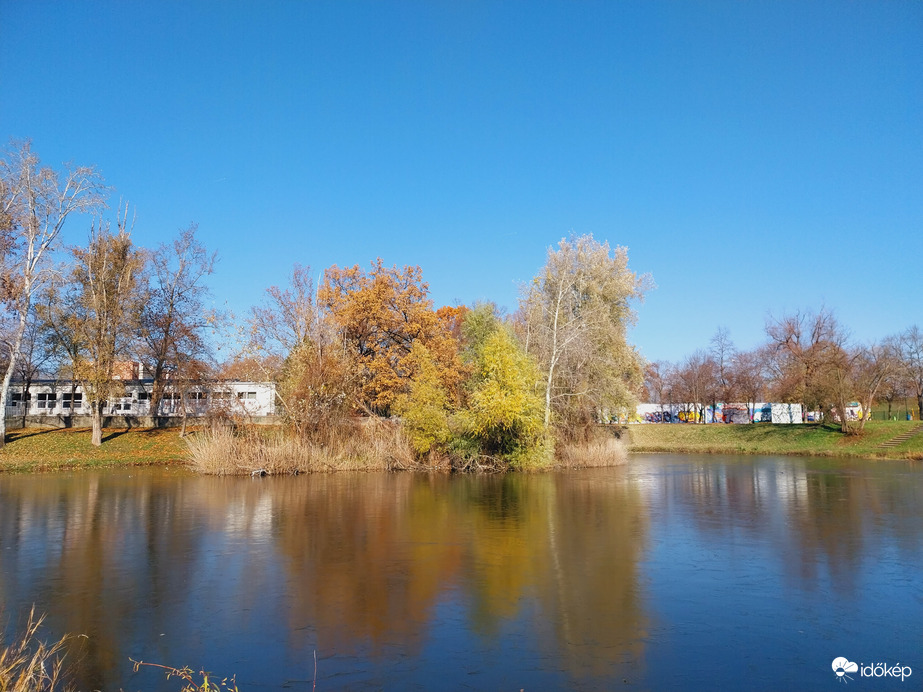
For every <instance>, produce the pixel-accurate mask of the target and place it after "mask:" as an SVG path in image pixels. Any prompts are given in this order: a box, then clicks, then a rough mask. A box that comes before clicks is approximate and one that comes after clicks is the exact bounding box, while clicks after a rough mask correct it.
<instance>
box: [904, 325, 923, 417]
mask: <svg viewBox="0 0 923 692" xmlns="http://www.w3.org/2000/svg"><path fill="white" fill-rule="evenodd" d="M898 344H899V348H900V352H899V354H900V355H899V357H900V364H901V370H902V371H903V374H904V380H905V381H906V382H907V384H908V385H909V386H910V389H911V391H912V392H913V394H914V396H915V397H916V399H917V420H923V332H921V331H920V329H919V328H918V327H917V326H916V325H914V326H912V327H910V328H909V329H907V330H906V331H905V332H903V333H902V334H901V335H900V338H899V341H898Z"/></svg>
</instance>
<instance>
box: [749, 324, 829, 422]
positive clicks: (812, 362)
mask: <svg viewBox="0 0 923 692" xmlns="http://www.w3.org/2000/svg"><path fill="white" fill-rule="evenodd" d="M766 334H767V335H768V336H769V345H768V351H767V355H769V356H770V365H771V368H772V371H773V375H774V377H773V390H774V394H775V396H776V397H778V398H780V399H782V400H783V401H790V402H795V403H800V404H801V405H802V406H803V408H804V410H806V411H810V410H816V409H821V410H824V409H827V410H831V409H832V408H833V406H834V405H835V404H834V399H836V398H837V395H836V393H835V392H833V391H831V387H832V386H834V385H836V383H837V379H838V378H839V380H840V383H841V384H845V381H844V380H843V376H844V375H845V372H846V371H845V370H844V369H843V367H842V365H843V363H842V359H841V351H842V346H843V344H844V342H845V334H844V331H843V330H842V329H841V328H840V326H839V324H838V323H837V321H836V318H835V317H834V316H833V313H832V312H830V311H829V310H826V309H821V310H820V311H819V312H817V313H808V312H796V313H794V314H792V315H786V316H783V317H782V318H781V319H779V320H770V321H769V322H768V323H767V325H766Z"/></svg>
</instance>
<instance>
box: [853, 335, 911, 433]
mask: <svg viewBox="0 0 923 692" xmlns="http://www.w3.org/2000/svg"><path fill="white" fill-rule="evenodd" d="M852 361H853V363H852V364H853V370H854V374H853V378H854V384H855V387H856V391H857V393H858V395H859V403H860V404H861V405H862V419H861V420H860V421H859V430H860V431H861V430H863V429H865V422H866V421H867V420H868V416H869V414H871V412H872V405H873V404H874V403H875V397H876V396H877V394H878V391H879V389H881V388H882V387H883V386H884V384H885V382H886V381H887V379H888V378H889V377H890V375H891V374H892V373H893V372H895V371H897V370H898V368H899V363H900V360H899V357H898V351H897V350H896V349H895V348H894V345H893V343H891V342H889V341H888V340H887V339H886V340H884V341H883V342H881V343H879V344H872V345H871V346H864V347H860V348H859V349H857V350H856V352H855V354H854V355H853V359H852Z"/></svg>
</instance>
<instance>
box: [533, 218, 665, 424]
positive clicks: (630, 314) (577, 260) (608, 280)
mask: <svg viewBox="0 0 923 692" xmlns="http://www.w3.org/2000/svg"><path fill="white" fill-rule="evenodd" d="M649 285H650V278H649V277H648V276H646V275H645V276H641V277H639V276H637V275H636V274H635V273H634V272H632V271H631V270H629V268H628V251H627V249H626V248H623V247H616V248H615V249H612V248H610V247H609V244H608V243H600V242H599V241H597V240H594V239H593V236H592V235H583V236H579V237H572V238H571V239H570V240H561V242H560V243H559V245H558V247H557V249H555V248H549V250H548V259H547V261H546V263H545V266H544V268H543V269H542V270H541V272H540V273H539V275H538V276H537V277H535V279H534V280H533V281H532V283H531V284H530V285H529V286H527V287H526V289H525V291H524V295H523V297H522V300H521V303H520V316H519V318H520V320H519V321H520V328H521V329H522V330H523V332H524V334H523V336H524V340H525V343H526V348H527V350H528V351H529V353H530V354H532V355H533V356H534V357H535V359H536V360H537V361H538V363H539V365H540V367H541V371H542V386H543V390H544V392H543V393H544V422H545V427H546V428H547V427H548V426H550V425H551V424H552V422H553V421H555V420H557V421H558V422H559V423H560V424H562V425H566V426H568V429H569V430H571V431H573V430H574V424H576V423H582V424H587V423H589V422H591V421H592V420H593V419H594V417H595V416H596V414H597V413H598V412H599V411H601V410H603V409H607V408H612V409H617V408H620V407H625V406H631V405H632V404H633V403H634V401H635V398H636V392H637V391H638V390H639V389H640V386H641V383H642V379H643V378H642V359H641V357H640V355H639V354H638V353H637V351H636V350H635V349H634V347H632V346H631V345H630V344H629V343H628V340H627V334H626V332H627V328H628V326H629V325H630V324H631V323H633V321H634V319H635V313H634V309H633V307H632V303H633V301H635V300H639V299H641V298H642V297H643V294H644V291H645V290H646V289H647V287H648V286H649Z"/></svg>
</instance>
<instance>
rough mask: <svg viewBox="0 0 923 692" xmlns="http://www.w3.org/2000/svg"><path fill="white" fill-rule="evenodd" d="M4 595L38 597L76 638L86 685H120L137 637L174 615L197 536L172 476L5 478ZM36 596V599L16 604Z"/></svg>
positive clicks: (58, 627) (0, 574) (54, 622)
mask: <svg viewBox="0 0 923 692" xmlns="http://www.w3.org/2000/svg"><path fill="white" fill-rule="evenodd" d="M0 497H2V503H0V545H2V547H3V550H2V552H0V560H2V565H0V567H2V569H0V594H2V597H3V601H4V603H5V604H6V605H7V606H8V607H10V608H17V607H18V608H19V609H20V610H21V609H22V608H23V607H29V606H30V605H31V602H35V603H36V604H37V606H38V607H39V608H40V609H42V610H45V611H47V620H46V622H47V624H48V627H49V629H51V630H52V631H53V632H58V633H65V632H70V633H73V634H81V635H85V636H83V637H80V638H78V639H75V640H74V642H73V645H74V646H75V647H77V649H78V650H77V651H74V652H72V656H71V657H72V659H73V658H78V659H79V660H80V679H79V680H78V681H77V683H78V687H79V688H80V689H98V688H104V687H105V686H106V685H109V686H110V687H111V686H112V685H113V684H118V681H117V680H116V679H115V678H114V671H116V670H118V669H122V668H125V664H126V663H127V657H128V655H129V654H130V653H134V652H132V651H130V650H129V649H128V647H130V645H131V643H132V642H137V641H142V640H146V639H147V638H148V632H149V631H150V630H155V629H157V628H161V629H159V630H158V631H163V629H162V625H163V623H164V622H166V621H170V620H171V619H172V618H173V617H174V614H173V612H172V610H173V608H172V607H171V606H172V602H171V594H173V595H176V594H180V593H182V592H183V589H184V585H185V583H186V580H187V577H188V574H189V572H190V570H193V569H194V568H195V565H194V563H193V562H191V561H183V560H179V561H177V560H176V559H175V556H176V555H194V554H195V552H196V551H195V549H194V546H193V545H191V542H193V541H194V540H195V539H194V536H195V534H193V533H191V532H189V531H185V530H183V524H185V522H186V520H187V518H186V517H184V516H183V512H180V511H179V506H181V505H182V504H183V496H182V492H179V493H177V486H176V484H175V482H173V481H172V480H170V479H166V478H165V477H164V476H162V475H161V476H159V477H158V476H157V475H152V474H145V475H144V476H143V479H142V480H139V479H138V478H130V477H129V475H128V474H121V473H109V474H105V473H104V474H97V473H84V474H77V475H63V474H62V475H52V476H38V477H32V478H17V477H13V478H9V479H3V480H0ZM19 594H23V596H25V595H26V594H28V598H29V599H30V603H18V604H17V603H16V602H15V598H16V596H17V595H19Z"/></svg>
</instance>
